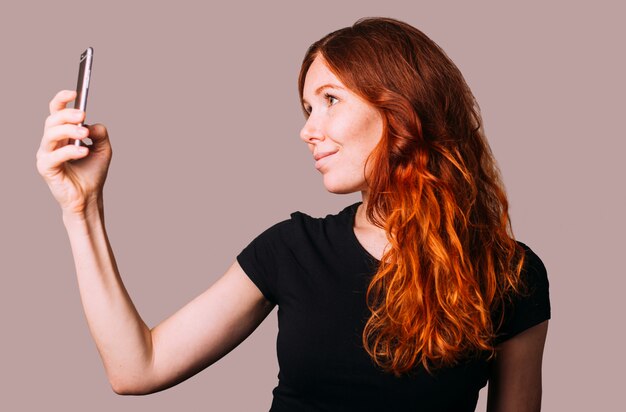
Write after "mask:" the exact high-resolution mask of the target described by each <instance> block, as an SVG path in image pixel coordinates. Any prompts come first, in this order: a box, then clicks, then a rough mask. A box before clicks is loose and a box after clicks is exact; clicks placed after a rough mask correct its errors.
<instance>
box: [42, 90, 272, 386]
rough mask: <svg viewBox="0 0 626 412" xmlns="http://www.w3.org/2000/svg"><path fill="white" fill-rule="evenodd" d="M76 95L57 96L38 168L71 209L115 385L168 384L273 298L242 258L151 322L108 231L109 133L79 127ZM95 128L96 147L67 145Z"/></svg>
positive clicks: (230, 343) (97, 335)
mask: <svg viewBox="0 0 626 412" xmlns="http://www.w3.org/2000/svg"><path fill="white" fill-rule="evenodd" d="M74 96H75V94H74V92H70V91H64V92H61V93H59V94H57V96H55V98H54V99H53V100H52V101H51V103H50V113H51V114H50V116H49V117H48V119H47V120H46V126H45V132H44V136H43V139H42V142H41V146H40V148H39V150H38V152H37V168H38V171H39V173H40V174H41V175H42V177H43V178H44V180H45V181H46V183H47V184H48V186H49V188H50V190H51V191H52V194H53V195H54V197H55V198H56V200H57V201H58V202H59V204H60V206H61V209H62V211H63V222H64V223H65V227H66V229H67V233H68V236H69V240H70V244H71V247H72V253H73V256H74V262H75V267H76V276H77V278H78V285H79V291H80V296H81V301H82V304H83V308H84V311H85V316H86V318H87V323H88V325H89V330H90V332H91V335H92V336H93V339H94V341H95V343H96V346H97V348H98V351H99V353H100V356H101V358H102V361H103V363H104V367H105V370H106V373H107V376H108V378H109V381H110V383H111V386H112V387H113V390H114V391H115V392H117V393H120V394H146V393H151V392H155V391H158V390H162V389H165V388H168V387H170V386H172V385H175V384H176V383H178V382H181V381H183V380H184V379H186V378H188V377H190V376H192V375H193V374H195V373H197V372H198V371H200V370H202V369H203V368H205V367H206V366H208V365H210V364H211V363H213V362H215V361H217V360H218V359H219V358H221V357H222V356H224V355H225V354H226V353H228V352H229V351H230V350H231V349H233V348H234V347H235V346H237V345H238V344H239V343H240V342H241V341H243V340H244V339H245V338H246V337H247V336H248V335H249V334H250V333H252V331H253V330H254V329H255V328H256V327H257V326H258V325H259V324H260V322H261V321H262V320H263V319H264V318H265V317H266V316H267V315H268V314H269V312H270V311H271V310H272V307H273V305H272V304H270V303H269V302H268V301H267V300H266V299H265V298H264V296H263V295H262V293H261V292H260V291H259V290H258V289H257V288H256V286H255V285H254V284H253V283H252V281H250V280H249V279H248V277H247V276H246V274H245V273H244V272H243V270H242V269H241V267H239V264H238V263H237V262H235V263H233V265H232V266H231V267H230V268H229V269H228V271H227V272H226V274H225V275H224V276H223V277H222V278H221V279H219V280H218V281H217V282H216V283H215V284H213V285H212V286H211V287H210V288H209V289H208V290H207V291H205V292H204V293H202V294H201V295H200V296H198V297H197V298H196V299H194V300H192V301H191V302H189V303H188V304H187V305H186V306H184V307H183V308H182V309H180V310H179V311H178V312H177V313H175V314H174V315H173V316H171V317H170V318H168V319H167V320H165V321H164V322H162V323H161V324H159V325H158V326H157V327H155V328H154V329H152V330H151V329H150V328H148V326H147V325H146V324H145V323H144V321H143V320H142V319H141V317H140V316H139V314H138V313H137V310H136V309H135V306H134V305H133V302H132V300H131V299H130V297H129V295H128V293H127V291H126V288H125V287H124V284H123V282H122V278H121V276H120V274H119V271H118V268H117V265H116V263H115V257H114V255H113V250H112V248H111V245H110V244H109V240H108V237H107V234H106V230H105V225H104V208H103V197H102V188H103V185H104V180H105V178H106V174H107V170H108V166H109V163H110V159H111V146H110V144H109V139H108V134H107V131H106V129H105V128H104V126H102V125H95V126H89V129H88V130H85V129H81V128H77V127H76V123H78V122H79V121H81V120H82V119H83V118H84V113H82V112H79V111H77V110H74V109H66V108H65V105H66V103H67V102H69V101H71V100H72V99H73V98H74ZM81 131H83V132H84V133H83V134H80V132H81ZM87 135H89V137H90V138H91V140H92V141H93V143H94V144H93V146H92V147H91V148H90V149H89V154H87V153H86V152H85V153H81V152H80V151H79V150H80V149H79V147H77V146H74V145H68V144H67V143H68V139H69V138H74V139H76V138H83V137H85V136H87ZM71 159H73V160H74V161H73V162H71V163H70V162H68V161H69V160H71Z"/></svg>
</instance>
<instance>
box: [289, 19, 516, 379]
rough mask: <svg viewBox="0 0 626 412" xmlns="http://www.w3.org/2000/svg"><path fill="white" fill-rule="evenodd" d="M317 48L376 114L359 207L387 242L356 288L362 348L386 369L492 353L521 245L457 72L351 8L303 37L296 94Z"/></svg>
mask: <svg viewBox="0 0 626 412" xmlns="http://www.w3.org/2000/svg"><path fill="white" fill-rule="evenodd" d="M317 56H322V57H323V59H324V60H325V62H326V64H327V66H328V67H329V69H330V70H331V71H332V72H333V73H334V74H335V75H336V76H337V77H338V78H339V79H340V80H341V81H342V82H343V83H344V84H345V85H346V87H348V88H349V89H350V90H351V91H352V92H354V93H355V94H357V95H359V96H360V97H361V98H363V99H364V100H365V101H366V102H368V103H369V104H370V105H372V106H373V107H375V108H376V109H377V110H378V111H379V112H380V113H381V115H382V119H383V133H382V137H381V140H380V142H379V143H378V145H377V146H376V147H375V148H374V150H373V151H372V153H371V154H370V156H369V157H368V158H367V162H366V163H369V162H371V164H372V167H371V173H370V175H369V176H366V181H367V185H368V188H369V197H368V204H367V210H366V215H367V218H368V220H369V221H371V222H372V223H373V224H375V225H376V226H378V227H380V228H384V230H385V232H386V234H387V239H388V241H389V246H390V247H389V248H388V249H387V251H386V252H385V254H384V256H383V257H382V259H381V262H380V264H379V266H378V268H377V272H376V273H375V275H374V276H373V278H372V279H371V282H370V284H369V286H368V289H367V305H368V307H369V310H370V312H371V316H370V317H369V320H368V321H367V323H366V325H365V328H364V330H363V336H362V338H363V346H364V348H365V350H366V351H367V353H368V354H369V355H370V357H371V358H372V359H373V361H374V362H375V363H376V364H377V365H378V366H379V367H381V368H382V369H383V370H385V371H388V372H393V373H394V374H396V375H400V374H402V373H405V372H409V371H411V370H413V369H414V368H415V367H416V366H418V365H419V364H420V363H421V364H422V365H423V366H424V368H425V369H426V370H427V371H429V372H431V369H432V368H439V367H445V366H452V365H455V364H457V363H459V362H460V361H461V360H463V359H464V358H466V357H468V356H471V355H477V354H485V353H488V354H489V356H490V357H492V356H494V355H495V347H494V344H493V342H494V338H495V334H496V331H497V328H498V327H499V324H500V322H501V321H502V318H501V317H500V319H499V320H498V319H496V318H497V317H494V316H492V315H493V314H494V313H498V312H499V311H498V309H499V308H501V307H502V306H503V304H504V302H505V300H506V299H507V298H509V297H510V295H511V293H510V292H512V291H513V292H520V291H521V289H522V288H521V286H522V285H521V281H520V273H521V270H522V266H523V262H524V249H523V248H522V246H521V245H519V244H518V243H517V242H516V241H515V238H514V236H513V233H512V229H511V222H510V217H509V214H508V202H507V197H506V193H505V190H504V186H503V184H502V180H501V177H500V172H499V170H498V167H497V165H496V162H495V159H494V157H493V154H492V152H491V149H490V147H489V144H488V143H487V141H486V138H485V136H484V131H483V127H482V120H481V116H480V108H479V106H478V104H477V102H476V99H475V98H474V96H473V94H472V92H471V90H470V89H469V87H468V85H467V83H466V82H465V79H464V78H463V76H462V74H461V72H460V71H459V69H458V68H457V67H456V65H455V64H454V63H453V62H452V61H451V60H450V58H449V57H448V56H447V55H446V54H445V53H444V51H443V50H442V49H441V48H440V47H439V46H438V45H437V44H435V43H434V42H433V41H432V40H431V39H430V38H428V37H427V36H426V35H425V34H424V33H422V32H421V31H419V30H418V29H416V28H415V27H412V26H411V25H409V24H407V23H404V22H401V21H398V20H395V19H390V18H363V19H360V20H358V21H357V22H356V23H355V24H354V25H353V26H351V27H346V28H343V29H340V30H337V31H334V32H332V33H330V34H328V35H327V36H325V37H323V38H322V39H321V40H319V41H317V42H315V43H313V44H312V45H311V47H310V48H309V49H308V51H307V53H306V55H305V58H304V61H303V63H302V68H301V71H300V76H299V79H298V87H299V92H300V99H301V100H302V93H303V89H304V81H305V77H306V73H307V71H308V69H309V67H310V65H311V63H312V62H313V60H314V59H315V58H316V57H317ZM305 115H306V114H305Z"/></svg>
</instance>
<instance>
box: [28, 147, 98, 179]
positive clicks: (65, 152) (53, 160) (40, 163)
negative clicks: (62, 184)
mask: <svg viewBox="0 0 626 412" xmlns="http://www.w3.org/2000/svg"><path fill="white" fill-rule="evenodd" d="M88 153H89V149H88V148H86V147H80V146H74V145H73V144H68V145H66V146H63V147H60V148H58V149H57V150H55V151H54V152H49V153H44V152H42V151H39V152H37V170H38V171H39V174H40V175H42V176H44V177H46V176H47V175H50V174H51V173H52V174H55V173H57V172H56V171H58V170H59V169H60V167H61V165H62V164H63V163H65V162H67V161H69V160H74V159H81V158H83V157H85V156H87V154H88Z"/></svg>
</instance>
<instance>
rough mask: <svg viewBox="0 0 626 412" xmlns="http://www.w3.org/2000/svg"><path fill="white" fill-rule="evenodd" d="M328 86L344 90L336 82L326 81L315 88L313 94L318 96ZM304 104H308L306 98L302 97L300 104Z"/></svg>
mask: <svg viewBox="0 0 626 412" xmlns="http://www.w3.org/2000/svg"><path fill="white" fill-rule="evenodd" d="M328 88H332V89H339V90H346V89H344V88H343V87H341V86H339V85H338V84H333V83H326V84H323V85H321V86H320V87H318V88H317V89H315V96H318V95H319V94H320V93H321V92H322V90H324V89H328ZM305 104H309V102H307V101H306V99H302V105H303V106H304V105H305Z"/></svg>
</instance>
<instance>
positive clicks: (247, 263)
mask: <svg viewBox="0 0 626 412" xmlns="http://www.w3.org/2000/svg"><path fill="white" fill-rule="evenodd" d="M290 223H291V221H290V220H284V221H282V222H279V223H276V224H275V225H273V226H271V227H270V228H268V229H266V230H265V231H264V232H263V233H261V234H260V235H258V236H257V237H256V238H254V239H253V240H252V241H251V242H250V243H249V244H248V245H247V246H246V247H245V248H244V249H243V250H242V251H241V253H239V255H237V261H238V262H239V265H240V266H241V268H242V269H243V271H244V272H245V273H246V275H247V276H248V277H249V278H250V280H252V282H253V283H254V284H255V285H256V286H257V287H258V288H259V290H260V291H261V293H263V295H264V296H265V298H266V299H267V300H269V301H270V302H272V303H274V304H278V302H279V294H278V275H279V270H280V267H281V265H280V262H281V259H283V257H284V256H285V255H286V252H287V241H288V236H289V235H288V230H289V227H290Z"/></svg>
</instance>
